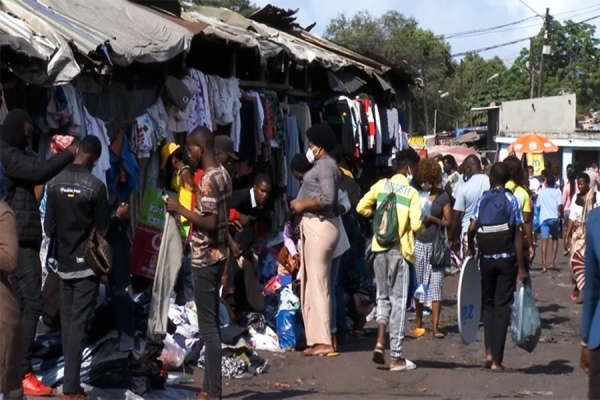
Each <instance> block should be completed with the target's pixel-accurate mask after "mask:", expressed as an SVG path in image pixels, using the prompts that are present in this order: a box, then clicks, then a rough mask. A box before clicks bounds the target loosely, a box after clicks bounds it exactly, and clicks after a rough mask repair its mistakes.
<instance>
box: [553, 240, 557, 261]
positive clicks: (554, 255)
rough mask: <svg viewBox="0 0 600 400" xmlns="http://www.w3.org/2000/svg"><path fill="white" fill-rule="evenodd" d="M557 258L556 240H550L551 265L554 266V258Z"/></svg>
mask: <svg viewBox="0 0 600 400" xmlns="http://www.w3.org/2000/svg"><path fill="white" fill-rule="evenodd" d="M557 256H558V239H553V240H552V264H553V265H554V264H556V257H557Z"/></svg>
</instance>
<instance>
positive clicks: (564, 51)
mask: <svg viewBox="0 0 600 400" xmlns="http://www.w3.org/2000/svg"><path fill="white" fill-rule="evenodd" d="M595 29H596V28H595V26H594V25H591V24H587V23H576V22H573V21H570V20H568V21H565V22H564V23H562V24H561V23H560V22H558V21H552V24H551V35H550V46H551V54H550V55H547V56H545V58H544V87H543V89H544V90H543V95H544V96H556V95H558V94H561V93H575V94H576V95H577V108H578V111H579V112H584V111H587V110H589V109H590V108H592V109H596V108H597V107H599V106H600V48H599V45H600V40H598V39H596V38H595V37H594V35H595ZM543 35H544V32H543V30H541V31H540V33H539V34H538V35H537V37H535V38H534V40H533V56H532V57H530V53H529V49H525V48H524V49H523V50H522V51H521V54H520V56H519V57H518V58H517V59H516V60H515V62H514V64H513V65H512V67H511V68H510V69H509V71H508V74H507V77H510V80H508V79H507V80H505V81H507V83H506V87H505V90H506V94H507V96H509V98H511V99H524V98H529V97H530V94H531V93H530V91H531V80H530V75H531V72H530V70H529V66H528V62H529V61H530V60H533V69H534V72H533V78H534V87H533V89H534V90H533V95H534V97H537V94H538V89H539V80H540V61H541V54H542V43H543Z"/></svg>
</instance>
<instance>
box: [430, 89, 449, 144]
mask: <svg viewBox="0 0 600 400" xmlns="http://www.w3.org/2000/svg"><path fill="white" fill-rule="evenodd" d="M449 94H450V93H448V92H443V93H442V91H441V90H438V96H437V99H436V105H435V110H434V113H433V134H434V135H435V134H436V133H437V126H438V110H439V109H440V100H441V99H443V98H444V97H446V96H448V95H449Z"/></svg>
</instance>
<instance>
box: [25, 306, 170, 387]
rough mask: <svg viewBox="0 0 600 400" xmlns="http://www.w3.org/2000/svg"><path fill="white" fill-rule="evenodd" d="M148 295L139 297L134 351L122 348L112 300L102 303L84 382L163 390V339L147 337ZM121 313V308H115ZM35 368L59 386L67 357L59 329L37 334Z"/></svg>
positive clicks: (93, 324)
mask: <svg viewBox="0 0 600 400" xmlns="http://www.w3.org/2000/svg"><path fill="white" fill-rule="evenodd" d="M148 300H149V298H148V296H147V295H138V296H137V297H136V301H137V303H136V307H135V317H134V319H135V337H134V345H133V350H132V351H122V350H121V349H122V344H121V342H122V337H121V336H122V335H121V334H120V333H119V332H118V330H117V329H115V328H116V326H115V318H114V312H115V308H114V307H113V304H112V302H110V301H108V302H100V303H99V304H102V306H101V307H99V308H98V309H97V310H96V313H95V315H94V319H93V320H92V322H91V328H90V334H89V337H88V345H87V346H86V347H85V348H84V350H83V356H82V364H81V374H80V376H81V382H83V383H86V384H88V385H91V386H94V387H98V388H124V389H130V390H132V391H133V392H135V393H136V394H138V395H142V394H144V393H145V392H146V391H148V390H162V389H163V388H164V384H165V378H164V376H163V375H162V374H161V370H162V368H163V365H162V362H161V361H159V358H160V355H161V353H162V351H163V344H162V343H153V342H151V341H149V340H147V339H146V338H145V332H146V326H147V321H148V314H147V308H148V307H147V303H148ZM116 312H117V313H119V312H120V311H116ZM34 358H35V360H36V362H35V363H34V366H33V370H34V374H35V375H36V376H37V377H38V379H40V380H41V381H42V382H43V383H44V384H46V385H48V386H52V387H56V386H58V385H60V384H61V383H62V379H63V377H64V358H63V356H62V342H61V335H60V333H58V332H56V333H47V334H41V335H38V337H37V338H36V342H35V353H34Z"/></svg>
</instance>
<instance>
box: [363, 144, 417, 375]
mask: <svg viewBox="0 0 600 400" xmlns="http://www.w3.org/2000/svg"><path fill="white" fill-rule="evenodd" d="M418 163H419V155H418V154H417V152H416V151H414V150H413V149H412V148H409V149H407V150H402V151H401V152H399V153H397V154H396V175H394V176H393V177H392V178H390V179H382V180H380V181H379V182H377V183H376V184H375V185H373V186H372V187H371V189H370V190H369V192H368V193H367V194H365V196H364V197H363V198H362V199H361V200H360V202H359V203H358V206H357V207H356V211H357V212H358V213H359V214H361V215H362V216H364V217H366V218H371V217H373V215H374V214H375V211H376V209H377V207H378V206H379V205H381V203H383V202H384V201H385V200H386V198H387V197H388V195H389V194H390V193H391V192H394V193H395V194H396V207H397V215H398V244H396V245H394V246H392V247H389V248H385V247H382V246H381V245H380V244H379V243H378V242H377V239H375V238H373V243H372V245H371V251H372V252H373V253H374V254H375V258H374V261H373V266H374V271H375V279H376V282H377V323H378V325H379V326H378V337H377V345H376V346H375V351H374V353H373V362H375V363H376V364H384V363H385V357H384V351H385V331H386V328H387V325H388V324H389V326H390V356H391V359H392V360H391V362H390V370H391V371H408V370H412V369H415V368H416V365H415V364H414V363H413V362H412V361H410V360H408V359H406V358H404V357H403V356H402V342H403V340H404V325H405V322H406V303H407V298H408V286H409V280H410V272H409V266H408V263H407V260H408V261H410V262H414V233H415V232H417V231H419V230H421V229H422V227H423V223H422V213H421V202H420V200H419V193H418V192H417V191H416V190H415V189H414V188H413V187H411V181H412V177H413V174H416V171H417V165H418Z"/></svg>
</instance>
